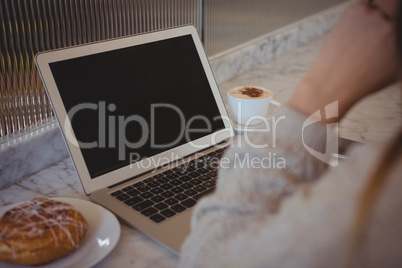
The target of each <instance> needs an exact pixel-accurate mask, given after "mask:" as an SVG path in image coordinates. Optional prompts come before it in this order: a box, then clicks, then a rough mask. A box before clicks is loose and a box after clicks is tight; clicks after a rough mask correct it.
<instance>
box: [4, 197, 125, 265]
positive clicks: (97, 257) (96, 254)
mask: <svg viewBox="0 0 402 268" xmlns="http://www.w3.org/2000/svg"><path fill="white" fill-rule="evenodd" d="M52 199H54V200H57V201H62V202H66V203H70V204H71V205H73V206H74V207H75V208H76V209H77V210H79V211H80V212H81V213H82V215H83V216H84V217H85V219H86V221H87V222H88V231H87V234H86V235H85V238H84V240H83V242H82V244H81V246H80V247H79V248H78V249H77V250H75V251H73V252H72V253H71V254H69V255H67V256H65V257H63V258H61V259H58V260H56V261H53V262H51V263H49V264H46V265H41V266H35V268H64V267H66V268H70V267H80V268H85V267H91V266H93V265H95V264H96V263H98V262H99V261H101V260H102V259H103V258H104V257H106V256H107V255H108V254H109V253H110V252H111V251H112V249H113V248H114V247H115V246H116V244H117V241H118V240H119V238H120V224H119V221H118V220H117V219H116V217H115V216H114V215H113V214H112V213H111V212H110V211H108V210H106V209H104V208H103V207H101V206H99V205H97V204H94V203H92V202H89V201H86V200H82V199H74V198H52ZM21 203H22V202H21ZM21 203H18V204H13V205H9V206H5V207H2V208H0V217H1V216H2V215H3V214H4V212H6V211H7V210H9V209H11V208H12V207H15V206H17V205H19V204H21ZM0 267H5V268H24V267H25V268H26V267H27V266H25V265H15V264H8V263H5V262H0Z"/></svg>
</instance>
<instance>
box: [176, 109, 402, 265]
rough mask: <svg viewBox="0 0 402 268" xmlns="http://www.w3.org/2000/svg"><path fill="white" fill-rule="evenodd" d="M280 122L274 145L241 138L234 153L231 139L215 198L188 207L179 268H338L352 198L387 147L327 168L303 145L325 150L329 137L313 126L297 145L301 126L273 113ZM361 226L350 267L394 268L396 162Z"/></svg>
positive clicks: (399, 246) (401, 251)
mask: <svg viewBox="0 0 402 268" xmlns="http://www.w3.org/2000/svg"><path fill="white" fill-rule="evenodd" d="M283 116H285V117H286V119H284V120H281V121H279V122H277V129H276V144H274V141H275V139H274V137H273V136H274V134H273V133H274V131H272V129H271V131H270V132H269V133H257V134H249V135H248V136H247V137H242V138H240V141H242V142H243V143H242V144H241V145H240V146H238V145H237V142H238V141H239V140H236V141H233V143H234V144H235V145H234V146H232V148H231V149H229V150H228V151H227V153H226V154H225V157H226V159H225V160H224V161H226V162H223V164H222V166H221V168H220V171H219V178H218V183H217V189H216V192H215V193H214V194H212V195H210V196H208V197H205V198H204V199H202V200H201V201H200V202H199V203H198V204H197V206H196V209H195V212H194V214H193V219H192V226H191V227H192V232H191V234H190V236H189V237H188V239H187V240H186V242H185V244H184V245H183V248H182V254H181V260H180V267H182V268H188V267H230V268H234V267H342V265H343V260H344V259H345V253H346V248H347V242H346V240H347V238H348V235H349V232H350V229H351V223H352V221H353V219H354V215H355V206H356V204H357V200H358V196H359V193H360V192H361V190H362V187H363V186H364V184H365V183H366V181H367V179H368V176H369V174H371V172H372V171H373V169H374V168H375V166H376V164H377V162H378V159H379V158H380V157H381V151H383V150H384V148H385V147H381V146H370V145H364V146H360V147H359V148H355V150H353V152H352V153H351V159H350V160H347V161H344V162H341V163H339V165H338V166H337V167H330V168H327V165H326V164H325V163H324V162H323V161H321V160H318V159H317V158H315V157H314V156H313V155H312V154H311V153H310V152H308V151H307V150H306V148H305V146H304V145H303V140H304V142H305V144H307V145H308V146H309V147H311V148H314V149H315V150H316V151H321V152H325V149H327V150H329V152H333V151H334V146H333V145H334V139H335V135H334V134H333V132H332V131H328V132H327V131H326V126H324V125H321V124H311V125H310V126H309V127H306V128H305V130H304V135H303V137H302V135H301V133H302V128H303V123H304V122H305V121H306V118H305V117H304V116H303V115H301V114H300V113H298V112H296V111H294V110H292V109H291V108H288V107H282V108H280V109H278V111H277V112H276V113H275V117H276V119H278V118H279V117H282V118H283ZM271 123H272V122H271ZM327 133H328V136H329V138H328V140H329V146H328V148H325V147H326V146H325V140H326V134H327ZM250 143H252V144H254V145H256V144H259V145H263V144H267V145H268V146H267V147H265V148H253V147H255V146H252V145H251V146H250ZM329 155H330V154H329ZM269 157H271V160H269V159H268V158H269ZM273 157H275V160H276V163H275V165H273V161H274V160H273V159H272V158H273ZM244 159H245V161H244ZM258 160H261V161H260V162H259V161H258ZM264 160H265V162H264ZM283 160H284V161H283ZM251 161H254V164H251ZM269 161H271V162H269ZM325 161H326V162H327V161H328V158H326V159H325ZM225 163H226V164H225ZM259 163H260V164H259ZM261 163H262V164H261ZM278 163H282V164H278ZM283 163H284V165H283ZM247 164H248V165H247ZM269 164H271V167H269ZM224 165H226V166H224ZM367 226H368V231H367V232H365V233H364V243H363V246H362V247H361V248H360V249H359V251H358V252H356V254H355V255H354V257H353V262H354V265H353V266H354V267H402V158H401V157H399V159H398V163H397V164H396V165H395V166H394V169H393V170H392V172H391V177H390V178H389V180H388V183H387V185H386V187H385V189H384V190H383V191H382V192H381V196H380V199H379V201H378V202H377V203H376V205H375V207H374V208H373V213H372V215H371V218H370V219H369V221H368V222H367Z"/></svg>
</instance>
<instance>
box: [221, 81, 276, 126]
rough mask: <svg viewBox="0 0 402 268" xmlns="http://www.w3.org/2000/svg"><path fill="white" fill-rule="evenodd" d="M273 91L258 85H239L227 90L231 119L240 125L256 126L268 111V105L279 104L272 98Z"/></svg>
mask: <svg viewBox="0 0 402 268" xmlns="http://www.w3.org/2000/svg"><path fill="white" fill-rule="evenodd" d="M273 95H274V94H273V92H272V91H271V90H269V89H266V88H263V87H258V86H240V87H235V88H231V89H229V90H228V92H227V98H228V105H229V111H230V113H231V115H232V119H233V120H234V121H235V122H236V123H237V124H239V125H242V126H256V125H259V124H261V123H262V122H263V120H264V119H265V118H266V117H267V115H268V112H269V111H270V105H271V104H272V105H275V106H277V107H279V106H280V103H279V102H277V101H275V100H273Z"/></svg>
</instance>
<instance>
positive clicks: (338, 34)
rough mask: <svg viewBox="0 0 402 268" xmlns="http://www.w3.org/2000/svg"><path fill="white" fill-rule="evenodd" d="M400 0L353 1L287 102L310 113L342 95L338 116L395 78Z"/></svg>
mask: <svg viewBox="0 0 402 268" xmlns="http://www.w3.org/2000/svg"><path fill="white" fill-rule="evenodd" d="M397 2H398V1H395V0H384V1H381V2H378V3H377V2H376V4H374V5H370V4H368V3H367V2H363V1H359V2H357V3H355V4H353V5H352V6H351V7H350V8H349V9H348V10H347V11H346V12H345V14H344V15H343V17H342V18H341V20H340V21H339V23H338V25H337V26H335V28H334V29H333V31H332V32H331V33H330V35H329V36H328V38H327V40H326V41H325V43H324V46H323V48H322V50H321V53H320V54H319V56H318V58H317V60H316V62H315V63H314V64H313V66H312V67H311V68H310V70H309V71H308V72H307V73H306V75H305V76H304V77H303V78H302V80H301V81H300V83H299V85H298V86H297V88H296V90H295V92H294V94H293V96H292V98H291V100H290V102H289V105H290V106H292V107H294V108H296V109H298V110H300V111H301V112H303V113H305V114H306V115H311V114H313V113H314V112H316V111H317V110H320V109H322V108H324V107H325V106H326V105H328V104H330V103H333V102H335V101H338V104H339V107H338V114H339V117H338V120H340V119H341V118H342V116H343V115H344V114H345V113H346V112H347V111H348V109H349V108H350V107H351V106H352V105H353V104H355V103H356V102H357V101H358V100H359V99H361V98H362V97H364V96H366V95H368V94H370V93H373V92H375V91H377V90H380V89H382V88H384V87H385V86H387V85H389V84H391V83H393V82H395V81H396V80H397V77H398V69H399V62H398V55H397V49H396V31H395V26H394V22H393V15H394V14H395V13H394V12H395V10H396V8H395V7H396V3H397Z"/></svg>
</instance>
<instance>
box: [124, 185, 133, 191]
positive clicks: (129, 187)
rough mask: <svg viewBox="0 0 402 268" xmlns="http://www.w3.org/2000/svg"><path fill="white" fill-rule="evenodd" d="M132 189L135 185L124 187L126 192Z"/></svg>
mask: <svg viewBox="0 0 402 268" xmlns="http://www.w3.org/2000/svg"><path fill="white" fill-rule="evenodd" d="M132 189H134V188H133V186H128V187H126V188H123V191H124V192H128V191H130V190H132Z"/></svg>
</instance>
